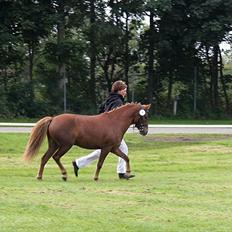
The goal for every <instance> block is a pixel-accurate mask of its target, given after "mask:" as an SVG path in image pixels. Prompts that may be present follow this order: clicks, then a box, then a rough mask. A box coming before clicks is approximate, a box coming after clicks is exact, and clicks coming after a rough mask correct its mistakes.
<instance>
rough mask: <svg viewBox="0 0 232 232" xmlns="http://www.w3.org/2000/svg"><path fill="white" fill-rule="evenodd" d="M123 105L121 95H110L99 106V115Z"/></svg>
mask: <svg viewBox="0 0 232 232" xmlns="http://www.w3.org/2000/svg"><path fill="white" fill-rule="evenodd" d="M123 104H124V98H123V96H122V95H121V94H118V93H110V95H109V96H108V97H107V98H106V100H105V101H104V102H103V103H102V104H101V105H100V107H99V113H103V112H107V111H110V110H113V109H115V108H117V107H119V106H122V105H123Z"/></svg>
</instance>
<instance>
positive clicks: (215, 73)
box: [212, 45, 219, 112]
mask: <svg viewBox="0 0 232 232" xmlns="http://www.w3.org/2000/svg"><path fill="white" fill-rule="evenodd" d="M218 48H219V46H218V45H215V46H214V47H213V62H212V70H213V76H212V78H213V83H212V85H213V103H214V111H216V112H218V110H219V104H218V103H219V99H218V97H219V94H218Z"/></svg>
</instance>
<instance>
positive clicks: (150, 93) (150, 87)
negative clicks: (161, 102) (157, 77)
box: [148, 11, 154, 103]
mask: <svg viewBox="0 0 232 232" xmlns="http://www.w3.org/2000/svg"><path fill="white" fill-rule="evenodd" d="M153 36H154V13H153V12H152V11H150V29H149V50H148V102H149V103H152V102H153V88H154V38H153Z"/></svg>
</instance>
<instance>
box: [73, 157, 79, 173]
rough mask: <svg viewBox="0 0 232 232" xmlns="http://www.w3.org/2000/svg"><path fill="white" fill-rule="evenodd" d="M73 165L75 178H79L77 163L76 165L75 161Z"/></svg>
mask: <svg viewBox="0 0 232 232" xmlns="http://www.w3.org/2000/svg"><path fill="white" fill-rule="evenodd" d="M72 165H73V171H74V173H75V176H76V177H78V171H79V168H78V166H77V163H76V161H75V160H74V161H73V162H72Z"/></svg>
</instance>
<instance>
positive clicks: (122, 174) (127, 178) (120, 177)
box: [118, 173, 135, 180]
mask: <svg viewBox="0 0 232 232" xmlns="http://www.w3.org/2000/svg"><path fill="white" fill-rule="evenodd" d="M118 177H119V179H126V180H129V179H131V178H133V177H135V175H131V174H126V173H118Z"/></svg>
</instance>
